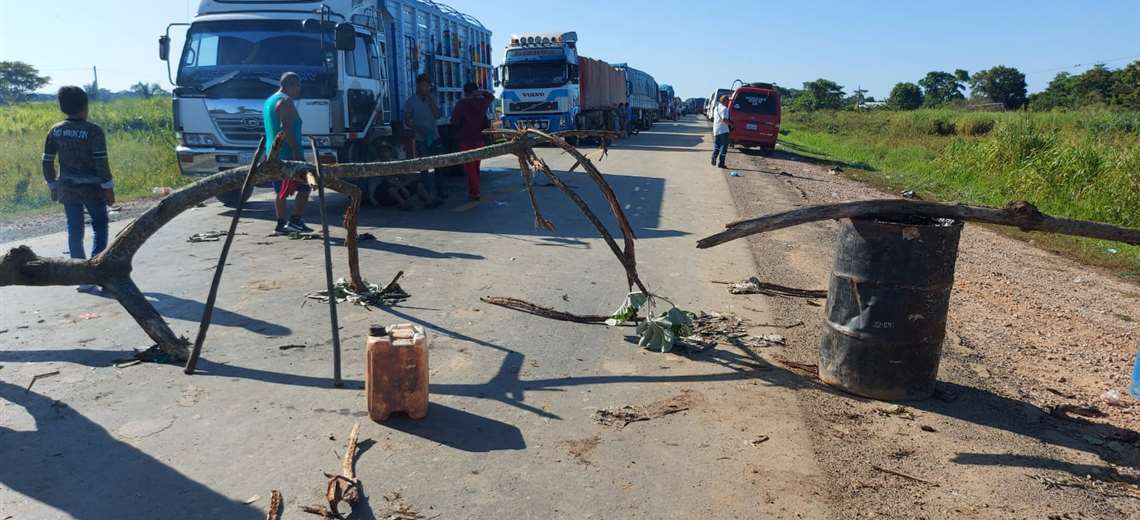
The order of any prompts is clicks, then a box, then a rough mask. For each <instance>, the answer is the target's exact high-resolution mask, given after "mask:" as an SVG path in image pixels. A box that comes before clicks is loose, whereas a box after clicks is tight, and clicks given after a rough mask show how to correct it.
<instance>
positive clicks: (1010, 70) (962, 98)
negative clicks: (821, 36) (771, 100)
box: [778, 61, 1140, 111]
mask: <svg viewBox="0 0 1140 520" xmlns="http://www.w3.org/2000/svg"><path fill="white" fill-rule="evenodd" d="M967 85H968V86H969V88H970V97H969V98H967V97H966V93H965V92H966V86H967ZM778 89H779V90H780V94H781V96H782V103H783V105H784V106H785V107H786V108H788V109H790V110H801V111H813V110H843V109H858V108H865V107H867V104H868V103H871V102H874V101H875V99H874V98H873V97H869V96H865V94H866V92H867V91H866V90H863V89H861V88H859V89H856V90H855V91H854V92H853V94H852V95H847V94H846V93H845V92H844V88H843V86H842V85H839V84H838V83H836V82H834V81H831V80H828V79H823V78H821V79H817V80H815V81H808V82H805V83H804V84H803V88H802V89H795V88H784V87H778ZM876 105H885V106H886V107H887V108H891V109H894V110H915V109H918V108H939V107H966V106H972V107H978V108H983V109H985V108H990V109H999V107H1000V109H1005V110H1019V109H1023V108H1027V109H1029V110H1037V111H1047V110H1078V109H1086V108H1098V109H1108V110H1140V61H1134V62H1132V63H1130V64H1129V65H1127V66H1125V67H1123V68H1121V69H1115V70H1113V69H1109V68H1108V67H1106V66H1105V65H1104V64H1099V65H1096V66H1094V67H1092V68H1091V69H1089V70H1087V71H1085V72H1083V73H1081V74H1070V73H1068V72H1061V73H1058V74H1057V76H1056V77H1054V78H1053V81H1051V82H1049V86H1048V87H1046V88H1045V90H1043V91H1041V92H1037V93H1034V94H1028V88H1027V85H1026V82H1025V74H1023V73H1022V72H1021V71H1019V70H1017V69H1016V68H1014V67H1008V66H1005V65H998V66H996V67H992V68H989V69H986V70H982V71H978V72H975V73H973V74H970V73H969V72H968V71H966V70H963V69H957V70H955V71H954V72H946V71H940V70H936V71H931V72H928V73H926V76H925V77H923V78H922V79H920V80H918V81H917V82H900V83H897V84H895V86H894V88H892V89H891V93H890V96H889V97H887V99H886V100H885V103H876Z"/></svg>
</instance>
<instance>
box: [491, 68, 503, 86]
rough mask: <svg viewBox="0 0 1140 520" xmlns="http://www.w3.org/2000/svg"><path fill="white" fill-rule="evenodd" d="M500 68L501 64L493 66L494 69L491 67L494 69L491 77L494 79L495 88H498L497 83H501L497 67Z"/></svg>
mask: <svg viewBox="0 0 1140 520" xmlns="http://www.w3.org/2000/svg"><path fill="white" fill-rule="evenodd" d="M500 68H501V66H499V67H495V68H494V69H492V70H493V71H494V74H493V76H494V78H493V79H494V81H495V87H496V88H498V87H499V85H502V80H500V79H499V69H500Z"/></svg>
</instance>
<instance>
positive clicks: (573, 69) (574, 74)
mask: <svg viewBox="0 0 1140 520" xmlns="http://www.w3.org/2000/svg"><path fill="white" fill-rule="evenodd" d="M569 67H570V69H569V71H568V72H569V73H570V83H573V84H575V85H577V84H578V83H579V82H580V81H581V76H580V75H579V72H578V65H569Z"/></svg>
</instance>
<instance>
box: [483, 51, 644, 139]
mask: <svg viewBox="0 0 1140 520" xmlns="http://www.w3.org/2000/svg"><path fill="white" fill-rule="evenodd" d="M497 83H499V84H500V85H501V86H502V88H503V94H502V97H503V115H502V119H501V121H502V125H503V127H504V128H534V129H537V130H543V131H548V132H561V131H566V130H620V129H621V125H622V123H621V118H622V117H624V114H622V110H621V109H622V105H624V104H625V103H626V102H627V93H626V82H625V74H624V73H623V72H622V71H621V70H618V69H617V68H615V67H613V66H611V65H610V64H608V63H606V62H605V61H602V60H596V59H592V58H588V57H586V56H581V55H579V54H578V35H577V33H574V32H565V33H523V34H513V35H511V38H510V41H509V43H508V45H507V49H506V53H505V56H504V58H503V64H502V66H500V67H499V68H498V69H497Z"/></svg>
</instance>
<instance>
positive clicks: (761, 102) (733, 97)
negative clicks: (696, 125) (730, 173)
mask: <svg viewBox="0 0 1140 520" xmlns="http://www.w3.org/2000/svg"><path fill="white" fill-rule="evenodd" d="M736 83H740V85H739V86H737V85H736ZM733 87H734V88H722V89H717V90H716V91H715V92H713V94H712V96H710V97H709V99H708V100H707V101H705V102H704V114H705V117H706V118H707V119H708V120H709V121H712V119H713V114H714V111H715V110H716V107H717V106H719V105H721V99H724V98H727V99H728V120H729V132H728V141H729V144H731V145H734V146H738V147H740V148H744V149H747V148H759V149H760V151H761V152H762V153H765V154H767V153H771V151H772V150H773V149H775V148H776V141H777V139H778V138H779V136H780V113H781V112H780V91H779V89H777V88H776V84H775V83H761V82H755V83H744V82H743V81H740V80H737V81H736V82H734V83H733Z"/></svg>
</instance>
